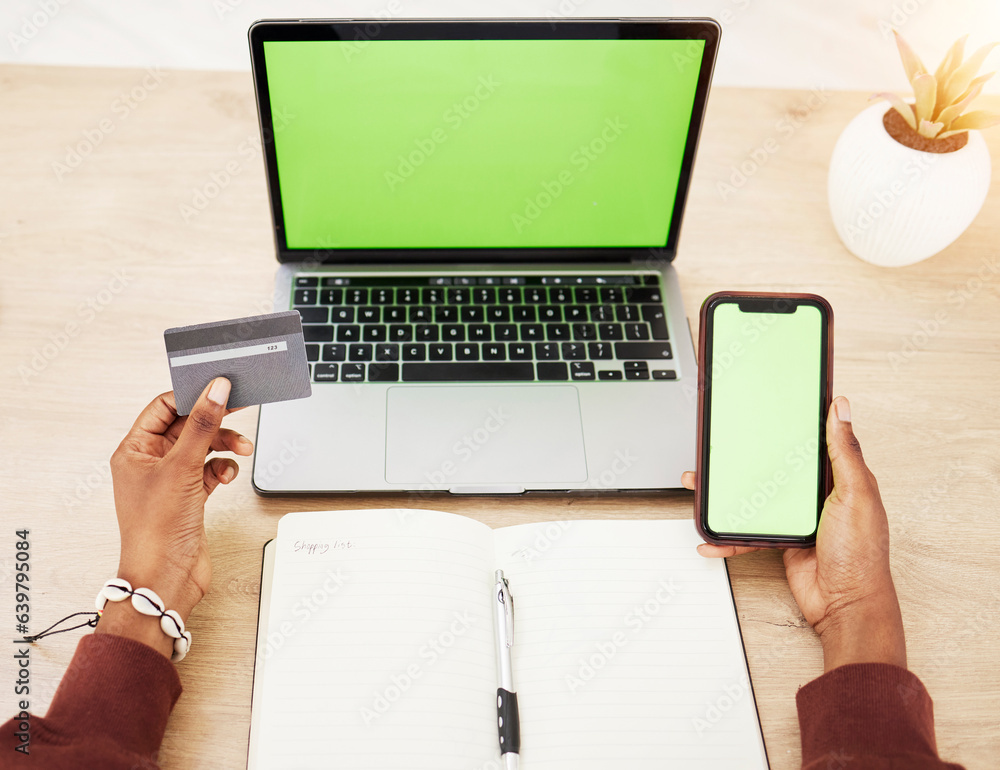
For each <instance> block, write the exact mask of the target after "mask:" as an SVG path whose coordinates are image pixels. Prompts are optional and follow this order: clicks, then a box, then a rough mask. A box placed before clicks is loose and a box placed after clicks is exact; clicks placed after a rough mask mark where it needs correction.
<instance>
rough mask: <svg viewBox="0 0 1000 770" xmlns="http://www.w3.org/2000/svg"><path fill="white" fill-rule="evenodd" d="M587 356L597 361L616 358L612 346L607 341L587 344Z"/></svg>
mask: <svg viewBox="0 0 1000 770" xmlns="http://www.w3.org/2000/svg"><path fill="white" fill-rule="evenodd" d="M587 357H588V358H592V359H594V360H595V361H602V360H606V359H609V358H614V355H613V353H612V351H611V346H610V345H609V344H608V343H606V342H591V343H589V344H588V345H587Z"/></svg>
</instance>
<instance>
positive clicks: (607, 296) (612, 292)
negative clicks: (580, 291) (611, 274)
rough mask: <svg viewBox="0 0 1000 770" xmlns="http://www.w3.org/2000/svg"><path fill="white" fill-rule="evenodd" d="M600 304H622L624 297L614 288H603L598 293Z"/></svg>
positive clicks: (620, 291)
mask: <svg viewBox="0 0 1000 770" xmlns="http://www.w3.org/2000/svg"><path fill="white" fill-rule="evenodd" d="M600 296H601V302H624V301H625V295H624V293H623V292H622V290H621V289H619V288H617V287H614V286H605V287H604V288H602V289H601V292H600Z"/></svg>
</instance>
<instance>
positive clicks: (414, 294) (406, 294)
mask: <svg viewBox="0 0 1000 770" xmlns="http://www.w3.org/2000/svg"><path fill="white" fill-rule="evenodd" d="M396 302H398V303H399V304H400V305H416V304H417V303H418V302H420V289H397V290H396Z"/></svg>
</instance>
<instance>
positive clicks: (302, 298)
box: [293, 289, 319, 305]
mask: <svg viewBox="0 0 1000 770" xmlns="http://www.w3.org/2000/svg"><path fill="white" fill-rule="evenodd" d="M318 298H319V292H318V291H317V290H316V289H296V290H295V294H294V295H293V304H295V305H315V304H316V300H317V299H318Z"/></svg>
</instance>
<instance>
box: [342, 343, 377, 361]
mask: <svg viewBox="0 0 1000 770" xmlns="http://www.w3.org/2000/svg"><path fill="white" fill-rule="evenodd" d="M347 358H348V360H350V361H371V360H372V346H371V345H369V344H367V343H355V344H354V345H348V346H347Z"/></svg>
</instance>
